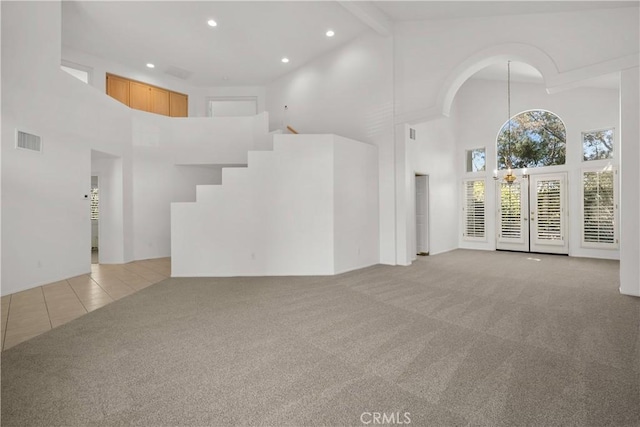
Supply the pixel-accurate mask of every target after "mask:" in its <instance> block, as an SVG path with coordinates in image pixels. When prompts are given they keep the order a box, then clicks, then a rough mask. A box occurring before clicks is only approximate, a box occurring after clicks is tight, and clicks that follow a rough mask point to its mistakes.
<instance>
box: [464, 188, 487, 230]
mask: <svg viewBox="0 0 640 427" xmlns="http://www.w3.org/2000/svg"><path fill="white" fill-rule="evenodd" d="M462 209H463V211H464V231H463V234H462V235H463V237H464V239H465V240H482V241H484V240H485V182H484V180H465V181H464V207H463V208H462Z"/></svg>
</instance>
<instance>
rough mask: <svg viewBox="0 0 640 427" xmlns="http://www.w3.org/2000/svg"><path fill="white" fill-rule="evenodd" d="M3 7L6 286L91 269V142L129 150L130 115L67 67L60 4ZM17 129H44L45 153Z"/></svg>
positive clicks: (38, 131) (93, 145)
mask: <svg viewBox="0 0 640 427" xmlns="http://www.w3.org/2000/svg"><path fill="white" fill-rule="evenodd" d="M1 7H2V89H3V91H2V185H3V191H2V230H3V233H2V245H3V247H4V248H3V249H4V250H2V264H3V267H4V268H3V269H2V283H3V286H2V294H3V295H6V294H9V293H13V292H16V291H19V290H23V289H27V288H29V287H33V286H37V285H41V284H44V283H50V282H54V281H56V280H60V279H64V278H67V277H72V276H76V275H79V274H83V273H87V272H89V271H90V263H91V256H90V250H89V248H90V245H89V243H90V238H91V222H90V215H89V213H90V211H89V198H88V197H87V198H86V199H85V198H84V196H85V195H88V194H89V190H90V187H91V182H90V180H91V154H90V150H91V148H98V147H99V148H100V149H101V150H102V151H104V152H110V153H113V154H120V153H122V151H123V144H125V143H126V142H128V141H130V138H131V137H130V135H131V120H130V118H129V117H128V116H127V114H126V112H124V110H122V109H119V108H113V102H115V101H114V100H110V99H106V97H105V99H102V98H101V99H95V98H94V96H95V94H94V93H93V92H94V91H93V90H92V89H91V88H89V87H87V86H86V85H85V84H83V83H82V82H80V81H79V80H77V79H76V78H74V77H72V76H70V75H69V74H67V73H65V72H64V71H62V70H60V4H59V3H55V2H53V3H45V2H37V3H21V2H8V3H7V2H2V5H1ZM24 28H35V29H37V31H24ZM87 102H89V103H92V104H93V108H92V109H91V110H88V109H87V108H85V107H86V103H87ZM16 128H19V129H22V130H25V131H28V132H30V133H34V134H37V135H40V136H41V137H42V140H43V147H44V148H43V152H42V153H31V152H25V151H20V150H16V149H15V148H14V143H15V139H14V132H15V130H16ZM128 173H130V170H129V171H127V170H125V171H124V174H125V175H126V174H128ZM124 185H125V188H126V185H127V184H126V183H125V184H124Z"/></svg>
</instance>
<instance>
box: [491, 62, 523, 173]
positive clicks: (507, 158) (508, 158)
mask: <svg viewBox="0 0 640 427" xmlns="http://www.w3.org/2000/svg"><path fill="white" fill-rule="evenodd" d="M507 126H508V127H507V154H506V155H505V157H504V163H505V166H506V167H507V172H506V173H505V175H504V176H503V177H502V179H503V180H504V182H505V183H507V184H508V185H511V184H513V183H514V182H515V181H516V180H517V179H518V178H517V177H516V175H515V174H514V173H513V169H512V167H513V164H512V163H511V155H512V151H511V147H512V145H511V61H507ZM526 172H527V170H526V169H524V170H523V172H522V177H523V178H527V177H528V175H526ZM493 179H496V180H497V179H498V171H497V170H494V171H493Z"/></svg>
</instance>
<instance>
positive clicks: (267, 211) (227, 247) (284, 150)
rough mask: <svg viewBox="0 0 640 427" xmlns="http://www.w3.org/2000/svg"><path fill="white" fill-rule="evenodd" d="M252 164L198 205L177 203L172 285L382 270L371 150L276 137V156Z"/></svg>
mask: <svg viewBox="0 0 640 427" xmlns="http://www.w3.org/2000/svg"><path fill="white" fill-rule="evenodd" d="M249 154H250V155H249V166H248V168H235V169H224V170H223V176H222V185H219V186H199V187H198V191H197V202H196V203H172V206H171V242H172V247H171V268H172V275H173V276H175V277H182V276H254V275H270V276H272V275H314V274H318V275H326V274H335V273H336V272H341V271H346V270H350V269H354V268H359V267H365V266H368V265H372V264H376V263H377V262H378V250H377V249H378V248H377V236H376V230H377V228H378V221H377V215H378V212H377V191H376V190H377V185H376V179H377V158H376V157H377V156H376V150H375V147H373V146H368V145H366V144H363V143H360V142H357V141H351V140H347V139H345V138H341V137H336V136H334V135H277V136H276V137H275V146H274V151H262V152H257V151H255V152H251V153H249ZM354 195H358V197H357V199H356V200H353V196H354Z"/></svg>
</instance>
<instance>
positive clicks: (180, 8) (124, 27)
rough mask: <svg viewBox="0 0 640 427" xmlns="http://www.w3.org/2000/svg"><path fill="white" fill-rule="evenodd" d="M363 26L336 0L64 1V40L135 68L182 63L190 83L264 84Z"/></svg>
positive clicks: (160, 69)
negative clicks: (210, 22) (210, 23)
mask: <svg viewBox="0 0 640 427" xmlns="http://www.w3.org/2000/svg"><path fill="white" fill-rule="evenodd" d="M209 19H214V20H216V21H217V23H218V26H217V27H214V28H212V27H209V26H208V25H207V20H209ZM329 28H332V29H333V30H334V31H335V32H336V35H335V36H334V37H333V38H328V37H326V36H325V32H326V31H327V29H329ZM366 29H367V27H366V26H365V25H364V24H362V23H361V21H360V20H358V19H357V18H356V17H354V16H353V15H352V14H351V13H349V12H348V11H347V10H346V9H345V8H343V7H342V6H340V4H339V3H337V2H333V1H322V2H293V1H291V2H290V1H273V2H271V1H268V2H264V1H255V2H254V1H251V2H242V1H238V2H224V1H220V2H218V1H215V2H211V1H208V2H205V1H193V2H182V1H126V2H111V1H64V2H62V43H63V44H64V45H66V46H69V47H71V48H74V49H77V50H81V51H84V52H86V53H89V54H92V55H95V56H99V57H102V58H105V59H108V60H110V61H115V62H118V63H121V64H124V65H127V66H130V67H133V68H134V69H135V68H141V67H142V68H144V67H145V64H146V63H147V62H151V63H154V64H155V65H156V68H155V69H154V71H155V72H166V71H167V70H168V69H169V68H170V67H174V68H177V69H179V70H177V71H178V73H179V72H180V70H184V71H186V72H187V73H185V74H188V77H187V78H186V80H187V82H188V83H189V84H191V85H193V86H237V85H260V84H265V83H268V82H270V81H272V80H273V79H275V78H277V77H279V76H280V75H283V74H285V73H286V72H288V71H290V70H292V69H293V68H295V67H298V66H300V65H302V64H303V63H305V62H307V61H309V60H311V59H312V58H315V57H317V56H319V55H322V54H323V53H325V52H328V51H330V50H332V49H334V48H336V47H337V46H339V45H341V44H343V43H345V42H347V41H349V40H351V39H353V38H354V37H356V36H357V35H359V34H360V33H362V32H363V31H365V30H366ZM284 56H286V57H288V58H289V59H290V62H289V63H288V64H283V63H282V62H281V61H280V59H281V58H282V57H284ZM175 71H176V70H174V72H175ZM225 77H227V78H228V79H225Z"/></svg>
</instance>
